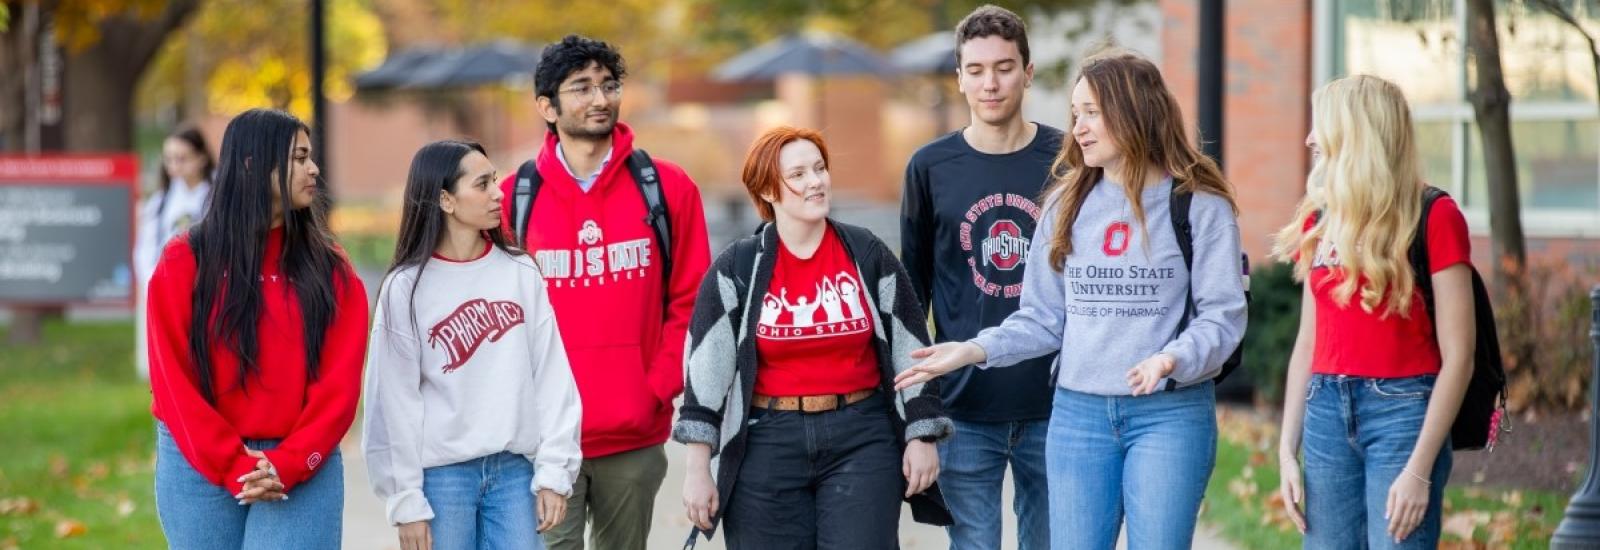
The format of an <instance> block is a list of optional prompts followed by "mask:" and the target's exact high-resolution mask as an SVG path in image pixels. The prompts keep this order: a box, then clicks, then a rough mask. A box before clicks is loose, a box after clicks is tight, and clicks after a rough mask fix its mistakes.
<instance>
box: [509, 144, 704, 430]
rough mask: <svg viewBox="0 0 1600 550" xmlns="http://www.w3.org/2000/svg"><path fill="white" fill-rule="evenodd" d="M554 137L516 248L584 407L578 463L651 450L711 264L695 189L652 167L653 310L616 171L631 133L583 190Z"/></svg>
mask: <svg viewBox="0 0 1600 550" xmlns="http://www.w3.org/2000/svg"><path fill="white" fill-rule="evenodd" d="M557 139H558V138H557V135H556V133H554V132H551V133H550V134H549V135H548V136H547V137H546V138H545V142H544V147H543V148H542V149H541V150H540V151H539V156H538V165H539V175H540V176H542V177H543V179H544V182H543V184H542V185H541V186H540V189H539V195H538V196H537V197H535V198H534V201H533V212H532V215H531V216H529V222H528V236H527V242H526V243H525V248H526V249H527V250H528V252H529V254H532V255H533V257H534V260H535V261H536V262H537V263H538V265H539V271H540V272H541V273H542V274H543V275H544V278H545V280H546V285H547V286H546V288H547V289H548V290H549V292H550V303H551V305H552V306H553V307H554V309H555V314H556V324H557V326H559V327H560V328H561V339H562V341H563V342H565V344H566V347H567V357H568V359H569V360H570V361H571V364H572V375H573V378H575V379H576V380H577V383H578V395H579V397H580V398H582V399H583V456H584V457H585V458H593V457H601V456H606V455H612V454H617V453H621V452H625V451H631V450H634V449H641V448H644V447H649V446H652V445H659V444H661V443H664V442H666V440H667V434H668V432H669V431H670V430H671V425H672V400H673V399H674V398H676V397H677V396H678V394H680V393H683V347H684V338H685V337H686V331H687V330H688V325H689V314H690V313H691V311H692V310H693V309H694V297H695V292H696V291H697V290H698V289H699V286H700V278H701V277H702V276H704V275H705V272H706V267H707V266H708V265H709V264H710V262H711V249H710V245H708V244H707V243H706V220H705V212H704V207H703V206H702V205H701V203H700V189H699V188H697V187H695V184H694V181H693V180H690V179H689V176H688V174H685V173H684V172H683V169H682V168H679V167H678V165H676V164H673V163H671V162H667V161H665V160H662V159H659V158H654V159H653V160H654V161H655V165H656V169H657V172H658V173H659V174H660V175H661V190H662V194H663V196H664V197H665V198H666V201H667V211H668V214H669V216H670V217H671V224H672V239H673V241H674V242H673V243H672V244H671V245H670V246H672V280H671V281H670V282H669V283H670V284H669V285H668V287H669V288H670V291H669V292H670V293H671V297H672V299H671V302H670V304H669V305H667V306H666V308H665V309H666V311H664V312H663V311H662V309H663V304H662V302H663V300H662V292H663V285H662V284H661V277H662V269H661V262H660V260H659V258H660V257H661V255H660V253H659V251H658V250H659V245H658V244H657V243H656V240H655V233H654V232H653V230H652V229H651V228H650V226H648V225H645V222H644V219H645V207H644V198H643V197H641V196H640V195H639V187H638V185H637V184H635V183H634V181H633V175H632V174H631V173H630V172H629V171H628V167H627V163H626V160H627V158H628V155H630V154H632V153H633V131H632V130H631V129H629V128H628V126H627V125H624V124H617V127H616V130H615V131H613V133H612V135H611V148H612V150H611V161H610V162H607V163H606V165H605V168H603V169H602V170H601V172H600V175H599V176H598V177H597V178H596V179H595V182H594V186H593V187H590V188H589V191H588V192H584V191H583V190H582V189H581V188H579V187H578V183H577V182H576V181H574V180H573V178H572V175H571V174H569V173H567V169H566V167H565V166H563V165H562V164H561V160H560V159H558V158H556V148H557V147H559V145H558V144H557ZM515 179H516V174H515V172H513V173H512V175H511V176H509V177H507V178H506V179H505V181H503V182H501V183H500V187H501V189H502V190H504V191H505V199H504V200H503V202H502V208H501V210H500V211H501V213H502V214H501V216H502V218H503V223H504V224H505V226H506V227H511V223H512V220H513V219H514V214H513V210H514V208H515V202H514V194H515V193H514V191H515V189H514V187H515V185H516V184H515V181H514V180H515ZM511 233H512V234H513V235H514V234H515V231H512V232H511Z"/></svg>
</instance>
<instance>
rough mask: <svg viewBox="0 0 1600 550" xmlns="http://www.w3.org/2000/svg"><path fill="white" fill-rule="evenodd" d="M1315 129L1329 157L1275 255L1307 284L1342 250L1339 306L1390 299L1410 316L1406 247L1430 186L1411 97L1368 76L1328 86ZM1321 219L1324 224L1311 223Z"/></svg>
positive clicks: (1388, 309) (1315, 112)
mask: <svg viewBox="0 0 1600 550" xmlns="http://www.w3.org/2000/svg"><path fill="white" fill-rule="evenodd" d="M1311 134H1312V136H1313V137H1315V138H1316V142H1317V146H1318V147H1319V148H1320V149H1321V154H1320V155H1318V156H1317V158H1316V159H1315V160H1314V161H1313V164H1312V166H1311V175H1310V176H1308V177H1307V178H1306V196H1305V198H1304V199H1302V200H1301V201H1300V206H1299V208H1297V209H1296V210H1295V216H1294V219H1293V220H1291V221H1290V222H1289V225H1286V226H1284V227H1283V229H1281V230H1279V231H1278V237H1277V242H1276V244H1275V245H1274V246H1273V253H1274V254H1275V255H1277V256H1278V258H1280V259H1282V260H1284V261H1288V262H1291V263H1293V264H1294V274H1295V278H1296V279H1298V280H1301V281H1306V280H1307V275H1308V274H1309V273H1310V271H1311V268H1312V267H1313V262H1315V261H1317V260H1318V255H1319V254H1322V255H1328V256H1330V257H1329V258H1327V259H1328V260H1331V259H1332V258H1331V255H1332V254H1337V258H1338V264H1337V265H1333V266H1329V267H1330V268H1332V269H1338V270H1341V271H1342V273H1343V275H1344V278H1343V280H1341V281H1340V282H1339V284H1338V285H1337V286H1335V287H1334V288H1333V299H1334V303H1337V304H1339V305H1340V307H1344V306H1347V305H1349V303H1350V298H1351V297H1352V296H1354V295H1356V294H1357V293H1358V292H1359V293H1360V296H1361V309H1362V310H1363V311H1366V312H1368V313H1373V312H1374V311H1375V310H1377V309H1378V306H1379V305H1380V304H1383V305H1384V308H1383V311H1382V312H1381V313H1380V314H1381V315H1384V316H1387V315H1389V314H1391V313H1398V314H1400V316H1401V317H1407V316H1408V315H1409V314H1410V311H1411V296H1412V294H1413V290H1414V288H1415V286H1416V285H1415V281H1414V280H1413V279H1412V277H1413V276H1414V275H1413V273H1412V271H1411V263H1410V260H1409V258H1408V257H1407V253H1408V251H1409V249H1410V247H1411V239H1412V234H1413V233H1414V231H1415V230H1416V227H1417V224H1418V223H1419V220H1418V219H1417V218H1418V217H1419V216H1421V211H1422V190H1423V183H1422V175H1421V174H1422V173H1421V170H1420V168H1419V165H1418V162H1417V145H1416V139H1415V137H1414V132H1413V129H1412V126H1411V109H1410V108H1409V107H1407V105H1406V98H1405V95H1404V94H1402V93H1401V92H1400V88H1399V87H1397V86H1395V85H1394V83H1392V82H1389V81H1387V80H1384V79H1382V78H1378V77H1375V76H1368V75H1354V76H1348V77H1345V78H1341V79H1338V80H1335V81H1333V82H1329V83H1327V84H1324V85H1323V86H1322V87H1321V88H1319V89H1317V91H1316V92H1315V93H1313V94H1312V95H1311ZM1313 216H1316V217H1317V221H1316V223H1315V224H1314V225H1312V226H1311V227H1309V228H1307V227H1306V226H1305V224H1306V221H1307V220H1308V219H1310V218H1312V217H1313ZM1324 243H1326V244H1324ZM1330 246H1331V249H1330V248H1329V247H1330Z"/></svg>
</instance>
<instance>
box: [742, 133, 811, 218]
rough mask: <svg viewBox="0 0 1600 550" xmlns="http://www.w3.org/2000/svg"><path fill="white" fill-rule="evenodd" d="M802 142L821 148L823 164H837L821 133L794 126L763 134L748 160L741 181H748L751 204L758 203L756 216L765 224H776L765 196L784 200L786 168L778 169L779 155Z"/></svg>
mask: <svg viewBox="0 0 1600 550" xmlns="http://www.w3.org/2000/svg"><path fill="white" fill-rule="evenodd" d="M802 139H803V140H806V141H809V142H811V143H812V144H813V145H816V146H817V150H818V151H821V152H822V163H823V164H828V165H831V164H833V163H832V161H829V160H828V144H826V143H823V142H822V133H821V132H818V131H816V130H812V129H810V128H795V127H793V126H779V127H777V128H773V129H771V130H767V131H766V132H764V133H762V134H761V137H758V138H756V141H755V143H752V144H750V152H749V153H746V154H745V156H744V173H743V174H742V175H741V176H740V179H742V180H744V187H745V190H747V191H749V192H750V200H751V201H752V202H754V203H756V213H758V214H761V219H763V220H767V221H769V222H770V221H772V205H771V204H767V201H766V200H764V199H762V198H761V196H762V195H766V196H770V197H773V198H775V199H777V200H783V167H782V166H779V165H778V152H779V151H781V150H783V146H785V145H788V144H790V143H794V142H796V141H800V140H802Z"/></svg>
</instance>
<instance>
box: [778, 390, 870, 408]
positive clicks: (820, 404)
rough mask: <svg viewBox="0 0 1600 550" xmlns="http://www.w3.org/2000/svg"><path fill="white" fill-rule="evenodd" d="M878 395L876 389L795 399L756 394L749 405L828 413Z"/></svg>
mask: <svg viewBox="0 0 1600 550" xmlns="http://www.w3.org/2000/svg"><path fill="white" fill-rule="evenodd" d="M875 393H878V390H877V389H876V388H870V389H865V390H860V391H853V392H850V393H847V394H844V395H838V394H830V395H802V396H796V397H773V396H770V395H761V394H756V396H755V397H754V398H752V399H751V400H750V404H751V405H752V406H754V407H756V408H758V409H768V410H773V411H800V412H808V413H815V412H828V411H834V410H839V409H842V408H844V407H845V406H846V405H853V404H856V403H860V402H861V401H864V400H866V398H868V397H872V394H875Z"/></svg>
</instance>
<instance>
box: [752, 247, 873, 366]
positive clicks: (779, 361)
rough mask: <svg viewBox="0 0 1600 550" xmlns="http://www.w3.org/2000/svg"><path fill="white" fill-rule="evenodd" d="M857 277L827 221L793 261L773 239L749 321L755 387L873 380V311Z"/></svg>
mask: <svg viewBox="0 0 1600 550" xmlns="http://www.w3.org/2000/svg"><path fill="white" fill-rule="evenodd" d="M862 288H863V287H862V285H861V275H860V274H859V273H857V272H856V266H855V263H854V262H852V261H851V260H850V255H849V254H848V253H846V252H845V249H844V243H843V242H841V241H840V240H839V236H838V235H837V234H835V233H834V232H833V228H832V227H829V228H827V229H826V230H825V232H824V233H823V235H822V244H821V245H820V246H818V247H817V251H816V253H814V254H812V255H811V257H810V258H808V259H804V260H802V259H800V258H798V257H796V256H795V255H794V253H792V252H790V251H789V247H787V246H784V245H783V241H782V239H779V241H778V258H777V265H776V267H774V268H773V271H772V283H771V284H770V285H768V287H767V293H766V295H765V296H763V297H762V298H761V303H760V305H759V307H760V308H761V318H760V320H759V321H758V322H757V323H756V355H757V356H758V357H759V363H757V368H756V393H758V394H762V395H771V396H779V397H788V396H797V395H824V394H843V393H850V392H853V391H857V390H863V389H867V388H872V387H876V386H877V385H878V358H877V356H876V355H874V350H873V347H872V316H871V315H870V314H869V312H868V311H867V307H869V303H868V300H867V296H866V293H864V292H863V291H862Z"/></svg>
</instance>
